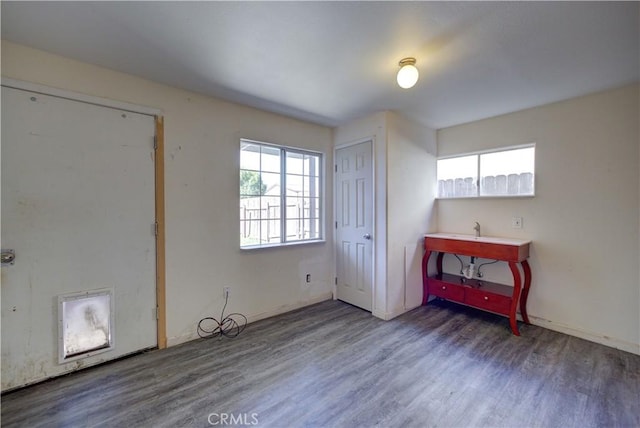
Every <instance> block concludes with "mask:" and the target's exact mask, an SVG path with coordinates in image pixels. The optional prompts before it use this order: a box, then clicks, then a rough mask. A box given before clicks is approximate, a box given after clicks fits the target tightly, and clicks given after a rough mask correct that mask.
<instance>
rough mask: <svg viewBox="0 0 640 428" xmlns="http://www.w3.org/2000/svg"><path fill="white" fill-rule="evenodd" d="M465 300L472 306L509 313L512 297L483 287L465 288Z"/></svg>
mask: <svg viewBox="0 0 640 428" xmlns="http://www.w3.org/2000/svg"><path fill="white" fill-rule="evenodd" d="M465 292H466V293H465V300H464V302H465V303H466V304H468V305H470V306H475V307H477V308H481V309H486V310H488V311H492V312H497V313H499V314H505V315H509V310H510V309H511V297H507V296H502V295H500V294H494V293H489V292H486V291H483V290H481V289H475V288H468V289H466V290H465Z"/></svg>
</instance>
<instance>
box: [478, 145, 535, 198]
mask: <svg viewBox="0 0 640 428" xmlns="http://www.w3.org/2000/svg"><path fill="white" fill-rule="evenodd" d="M534 168H535V147H527V148H524V149H514V150H505V151H501V152H495V153H485V154H481V155H480V173H481V176H482V178H481V180H480V195H482V196H491V195H510V196H513V195H533V194H534V186H533V181H534Z"/></svg>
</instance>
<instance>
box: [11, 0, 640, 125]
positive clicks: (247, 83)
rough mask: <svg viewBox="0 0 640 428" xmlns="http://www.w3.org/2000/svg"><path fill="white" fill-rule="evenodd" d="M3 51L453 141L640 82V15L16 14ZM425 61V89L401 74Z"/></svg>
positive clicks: (422, 7) (97, 6)
mask: <svg viewBox="0 0 640 428" xmlns="http://www.w3.org/2000/svg"><path fill="white" fill-rule="evenodd" d="M1 8H2V38H3V39H6V40H10V41H13V42H16V43H20V44H23V45H27V46H32V47H35V48H38V49H42V50H45V51H49V52H53V53H56V54H60V55H63V56H67V57H71V58H75V59H79V60H81V61H85V62H88V63H92V64H97V65H101V66H104V67H108V68H111V69H115V70H119V71H123V72H126V73H130V74H134V75H138V76H142V77H145V78H148V79H151V80H154V81H157V82H162V83H166V84H169V85H172V86H177V87H180V88H185V89H189V90H192V91H196V92H200V93H203V94H209V95H213V96H215V97H219V98H223V99H226V100H231V101H235V102H239V103H242V104H248V105H251V106H255V107H258V108H262V109H265V110H269V111H273V112H277V113H282V114H285V115H288V116H292V117H296V118H300V119H304V120H308V121H311V122H316V123H319V124H323V125H328V126H336V125H340V124H343V123H346V122H348V121H350V120H353V119H356V118H359V117H362V116H365V115H367V114H370V113H372V112H376V111H380V110H396V111H399V112H402V113H404V114H405V115H407V116H409V117H412V118H414V119H416V120H418V121H420V122H421V123H423V124H425V125H427V126H430V127H432V128H436V129H438V128H443V127H447V126H451V125H455V124H459V123H465V122H469V121H472V120H477V119H481V118H486V117H491V116H495V115H498V114H503V113H507V112H512V111H516V110H521V109H524V108H528V107H533V106H537V105H542V104H546V103H549V102H554V101H558V100H562V99H566V98H571V97H574V96H579V95H583V94H586V93H590V92H595V91H598V90H603V89H608V88H612V87H616V86H621V85H623V84H626V83H631V82H634V81H638V80H640V58H639V56H640V25H639V23H640V3H639V2H585V3H582V2H55V1H54V2H9V1H2V4H1ZM405 56H413V57H416V58H417V61H418V63H417V66H418V68H419V69H420V80H419V81H418V84H417V85H416V86H415V87H414V88H413V89H404V90H403V89H400V88H399V87H398V86H397V85H396V83H395V74H396V72H397V69H398V66H397V63H398V61H399V60H400V59H402V58H403V57H405Z"/></svg>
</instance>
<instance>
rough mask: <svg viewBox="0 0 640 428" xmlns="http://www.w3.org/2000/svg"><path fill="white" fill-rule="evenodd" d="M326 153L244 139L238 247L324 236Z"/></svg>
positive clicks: (241, 156)
mask: <svg viewBox="0 0 640 428" xmlns="http://www.w3.org/2000/svg"><path fill="white" fill-rule="evenodd" d="M321 172H322V155H321V154H320V153H314V152H309V151H305V150H299V149H293V148H288V147H281V146H275V145H271V144H264V143H259V142H255V141H250V140H241V149H240V246H241V247H242V248H250V247H260V246H273V245H279V244H286V243H292V242H300V241H314V240H320V239H322V196H323V195H322V188H321V183H322V180H321V178H322V174H321Z"/></svg>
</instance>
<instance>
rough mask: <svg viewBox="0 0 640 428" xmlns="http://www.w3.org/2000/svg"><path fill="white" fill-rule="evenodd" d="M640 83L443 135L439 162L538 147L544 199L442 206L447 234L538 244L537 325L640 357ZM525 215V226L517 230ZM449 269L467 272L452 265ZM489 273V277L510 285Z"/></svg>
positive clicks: (500, 272)
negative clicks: (477, 231) (478, 231)
mask: <svg viewBox="0 0 640 428" xmlns="http://www.w3.org/2000/svg"><path fill="white" fill-rule="evenodd" d="M638 89H639V88H638V85H632V86H626V87H623V88H619V89H615V90H610V91H606V92H601V93H597V94H593V95H589V96H585V97H581V98H576V99H571V100H567V101H563V102H559V103H554V104H550V105H546V106H542V107H539V108H533V109H529V110H524V111H521V112H516V113H512V114H508V115H504V116H499V117H495V118H491V119H486V120H482V121H478V122H473V123H469V124H465V125H460V126H455V127H451V128H446V129H442V130H439V131H438V155H439V156H447V155H452V154H458V153H465V152H470V151H477V150H484V149H491V148H496V147H502V146H510V145H517V144H525V143H531V142H535V143H536V196H535V197H533V198H522V199H517V198H513V199H481V200H469V199H464V200H438V201H437V203H436V209H437V218H438V230H439V231H443V232H460V233H473V229H472V227H473V224H474V221H479V222H480V223H481V225H482V231H483V234H484V235H494V236H506V237H508V236H512V237H522V238H530V239H532V240H533V247H532V254H531V265H532V270H533V285H532V289H531V294H530V297H529V304H528V310H529V314H530V315H531V316H532V318H533V321H534V322H535V323H536V324H539V325H543V326H545V327H548V328H552V329H556V330H560V331H565V332H567V333H569V334H574V335H577V336H581V337H584V338H587V339H590V340H594V341H598V342H601V343H605V344H608V345H611V346H615V347H619V348H622V349H626V350H629V351H632V352H636V353H640V279H639V272H638V268H637V266H638V263H639V262H640V254H639V250H638V246H639V224H638V219H639V217H640V215H639V214H640V212H639V210H640V198H639V185H640V184H639V183H640V177H639V174H638V171H639V169H640V168H639V166H640V161H639V150H638V148H639V145H640V143H639V140H640V139H639V128H638V121H639V108H638V100H639V97H638ZM512 216H522V217H523V218H524V221H523V223H524V228H523V229H522V230H516V229H512V228H511V217H512ZM447 266H448V269H449V270H450V271H455V270H456V269H458V267H457V266H456V264H455V263H452V262H449V263H448V264H447ZM506 271H507V270H506V269H505V268H504V267H502V268H500V267H495V266H488V267H486V272H487V273H488V277H487V279H490V278H491V277H493V278H497V279H500V280H509V277H508V272H506Z"/></svg>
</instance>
